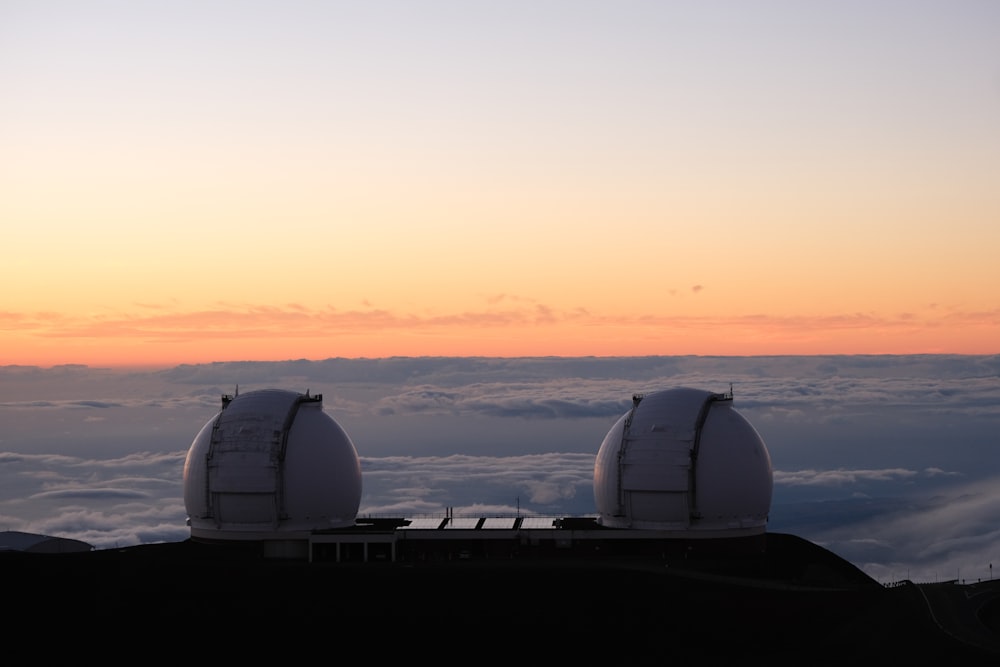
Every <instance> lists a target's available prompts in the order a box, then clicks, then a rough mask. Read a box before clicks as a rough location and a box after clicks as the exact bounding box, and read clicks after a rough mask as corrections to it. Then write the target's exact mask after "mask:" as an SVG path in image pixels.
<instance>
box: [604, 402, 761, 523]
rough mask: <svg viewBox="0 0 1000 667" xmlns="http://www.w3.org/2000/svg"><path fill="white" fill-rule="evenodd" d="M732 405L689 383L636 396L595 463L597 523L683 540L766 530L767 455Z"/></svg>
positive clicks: (758, 437)
mask: <svg viewBox="0 0 1000 667" xmlns="http://www.w3.org/2000/svg"><path fill="white" fill-rule="evenodd" d="M732 404H733V394H732V392H731V391H730V392H729V393H725V394H715V393H711V392H708V391H702V390H699V389H690V388H687V387H680V388H676V389H668V390H665V391H659V392H656V393H652V394H648V395H646V396H643V395H641V394H636V395H635V396H633V398H632V409H631V410H629V411H628V412H627V413H625V414H624V415H622V416H621V418H620V419H618V421H617V422H616V423H615V425H614V426H613V427H612V428H611V430H610V431H608V435H607V436H606V437H605V438H604V442H603V443H602V444H601V448H600V450H599V451H598V453H597V459H596V461H595V463H594V501H595V503H596V504H597V512H598V523H599V524H601V525H602V526H607V527H610V528H640V529H650V530H659V531H677V532H679V533H682V534H683V536H684V537H687V538H696V537H744V536H748V535H756V534H760V533H763V532H764V529H765V528H766V527H767V518H768V514H769V512H770V509H771V493H772V489H773V475H772V470H771V458H770V455H769V454H768V452H767V447H765V445H764V441H763V440H762V439H761V437H760V435H759V434H758V433H757V431H756V430H755V429H754V427H753V426H752V425H751V424H750V422H748V421H747V420H746V419H745V418H744V417H743V415H741V414H740V413H739V412H737V411H736V410H735V409H734V408H733V405H732Z"/></svg>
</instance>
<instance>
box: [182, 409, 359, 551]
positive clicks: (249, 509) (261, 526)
mask: <svg viewBox="0 0 1000 667" xmlns="http://www.w3.org/2000/svg"><path fill="white" fill-rule="evenodd" d="M360 502H361V463H360V460H359V459H358V453H357V450H356V449H355V447H354V443H352V442H351V439H350V437H348V435H347V433H346V432H345V431H344V429H343V428H341V427H340V425H339V424H337V422H336V421H334V420H333V419H332V418H331V417H330V416H329V415H327V414H326V413H325V412H324V411H323V397H322V395H315V396H310V395H309V393H308V392H306V393H305V394H299V393H297V392H292V391H284V390H278V389H266V390H259V391H250V392H246V393H243V394H239V393H237V394H236V396H223V397H222V409H221V410H220V411H219V412H218V413H216V415H215V416H214V417H212V418H211V419H210V420H208V422H207V423H206V424H205V425H204V426H203V427H202V429H201V431H200V432H199V433H198V435H197V436H195V438H194V441H193V442H192V443H191V447H190V449H189V450H188V453H187V459H186V460H185V462H184V505H185V508H186V510H187V514H188V522H189V524H190V526H191V537H192V538H202V539H210V540H272V539H291V538H292V537H295V536H296V535H297V536H298V537H299V538H302V537H306V536H308V534H309V533H310V532H311V531H313V530H319V529H325V528H341V527H345V526H351V525H353V524H354V521H355V518H356V515H357V511H358V506H359V504H360Z"/></svg>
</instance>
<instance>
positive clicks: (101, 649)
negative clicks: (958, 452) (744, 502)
mask: <svg viewBox="0 0 1000 667" xmlns="http://www.w3.org/2000/svg"><path fill="white" fill-rule="evenodd" d="M0 572H2V574H3V580H4V582H5V583H4V589H5V596H4V618H5V620H4V622H3V627H4V636H5V638H6V640H7V641H6V642H5V647H4V651H5V652H6V653H7V655H8V656H10V657H12V658H13V657H17V658H18V659H19V661H23V659H24V658H34V659H35V660H44V661H46V662H49V661H52V660H55V659H67V658H70V659H74V658H75V659H80V660H87V661H88V662H91V661H94V660H98V661H112V662H123V661H124V662H136V663H141V662H146V661H148V660H156V661H157V662H172V661H174V660H179V659H184V660H187V659H192V660H197V661H198V662H199V663H201V662H202V661H203V659H205V658H212V659H218V660H220V661H221V660H225V662H226V663H232V662H235V661H242V662H245V661H251V660H252V661H253V663H254V664H256V663H257V662H260V661H262V660H264V659H268V660H275V659H280V660H281V661H282V662H293V661H294V662H300V661H305V660H309V661H317V662H343V661H346V660H349V661H350V662H366V663H367V662H375V663H377V664H384V663H386V662H388V661H392V662H399V663H409V662H419V663H420V664H425V663H427V662H428V661H429V662H431V663H437V664H449V665H450V664H467V663H471V664H476V663H479V664H483V663H485V664H490V665H492V664H496V663H501V664H503V663H508V664H524V665H536V664H539V663H540V662H555V661H558V662H557V663H556V664H559V665H565V664H568V663H573V662H578V663H579V664H581V665H584V664H587V665H589V664H592V663H593V662H595V661H597V660H600V661H602V662H603V661H613V663H614V664H616V665H630V664H653V663H659V664H668V663H670V664H675V665H677V664H694V663H696V662H697V663H698V664H717V663H720V662H722V661H724V660H725V661H727V662H728V661H729V660H731V659H734V658H735V659H741V660H750V661H754V662H757V661H758V660H759V661H762V664H772V665H773V664H796V665H833V664H836V665H852V664H892V665H895V664H909V665H924V664H927V665H932V664H933V665H936V664H940V665H980V664H981V665H998V664H1000V630H998V624H1000V586H997V584H1000V582H983V583H981V584H976V585H967V586H957V585H955V584H951V583H949V584H934V585H914V584H905V585H900V586H896V587H892V588H885V587H883V586H881V585H880V584H878V583H877V582H875V581H873V580H871V579H870V578H868V577H867V576H865V575H864V574H863V573H861V572H860V571H858V570H857V569H856V568H854V567H853V566H851V565H850V564H848V563H846V562H845V561H843V560H841V559H839V558H837V557H836V556H834V555H833V554H830V553H829V552H827V551H825V550H823V549H821V548H819V547H817V546H815V545H812V544H811V543H809V542H807V541H805V540H801V539H799V538H795V537H793V536H789V535H780V534H778V535H768V542H767V553H766V555H764V556H760V557H751V558H749V559H746V560H743V559H741V560H739V561H738V562H737V561H729V562H723V561H718V560H716V561H701V562H697V563H692V562H688V561H681V562H663V561H631V560H627V559H622V560H616V561H613V562H609V561H598V560H592V561H570V560H561V559H547V560H538V561H504V562H496V561H476V560H468V561H454V562H448V563H437V564H405V563H370V564H337V563H308V562H304V561H282V560H271V559H265V558H263V557H261V556H260V555H259V554H258V553H257V552H256V551H254V550H253V549H246V548H240V549H237V548H233V547H220V546H209V545H205V544H200V543H197V542H192V541H185V542H178V543H170V544H156V545H144V546H138V547H129V548H126V549H118V550H102V551H92V552H83V553H65V554H31V553H23V552H0ZM705 661H707V662H705ZM8 662H11V663H12V664H13V660H8Z"/></svg>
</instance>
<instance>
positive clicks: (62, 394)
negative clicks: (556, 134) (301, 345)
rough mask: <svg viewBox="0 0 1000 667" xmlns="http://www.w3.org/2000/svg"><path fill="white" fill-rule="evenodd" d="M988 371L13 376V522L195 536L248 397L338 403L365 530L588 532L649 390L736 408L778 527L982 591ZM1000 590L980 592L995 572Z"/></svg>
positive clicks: (562, 367)
mask: <svg viewBox="0 0 1000 667" xmlns="http://www.w3.org/2000/svg"><path fill="white" fill-rule="evenodd" d="M998 377H1000V359H998V357H995V356H984V357H964V356H916V357H905V356H886V357H851V356H847V357H841V356H835V357H623V358H594V357H588V358H525V359H495V358H393V359H328V360H323V361H305V360H300V361H289V362H240V363H218V364H204V365H183V366H177V367H174V368H170V369H167V370H162V371H153V372H148V373H145V372H123V371H111V370H107V369H95V368H87V367H82V366H61V367H54V368H37V367H24V366H8V367H3V368H0V415H2V418H3V423H4V426H5V428H4V432H3V434H2V436H0V525H3V526H4V527H5V528H6V529H11V530H24V531H29V532H38V533H44V534H52V535H60V536H64V537H72V538H75V539H81V540H84V541H86V542H89V543H91V544H94V545H95V546H97V547H99V548H108V547H114V546H120V545H129V544H139V543H148V542H157V541H174V540H181V539H185V538H186V537H187V536H188V529H187V527H186V525H185V519H186V515H185V510H184V507H183V500H182V498H183V494H182V471H183V463H184V457H185V455H186V451H187V447H188V446H189V445H190V443H191V441H192V440H193V438H194V436H195V435H196V434H197V432H198V431H199V430H200V428H201V427H202V426H203V425H204V424H205V423H206V422H207V421H208V420H210V419H211V418H212V417H213V416H214V414H215V413H216V412H217V411H218V410H219V408H220V396H221V395H222V394H223V393H232V392H233V391H234V390H237V388H238V389H239V390H240V391H248V390H251V389H255V388H265V387H280V388H285V389H291V390H295V391H306V390H309V391H311V392H312V393H313V394H317V393H321V394H323V395H324V407H325V409H326V411H327V412H328V413H329V414H330V415H331V416H332V417H333V418H334V419H335V420H337V421H338V423H340V424H341V425H342V426H343V427H344V428H345V430H346V431H347V432H348V434H349V435H350V436H351V438H352V440H353V441H354V443H355V446H356V448H357V449H358V452H359V455H360V457H361V463H362V472H363V475H364V478H363V479H364V490H363V496H362V499H361V510H360V511H361V514H363V515H373V516H374V515H380V516H385V515H394V516H400V515H402V516H418V515H427V514H443V513H444V512H445V511H448V510H449V509H450V510H451V511H454V512H456V513H459V514H461V513H474V514H505V513H513V512H521V513H522V514H538V515H585V514H592V513H593V512H594V511H595V508H594V501H593V491H592V475H593V465H594V456H595V455H596V453H597V450H598V448H599V446H600V443H601V441H602V440H603V438H604V435H605V434H606V433H607V431H608V429H609V428H610V427H611V425H612V424H613V423H614V421H615V420H616V419H618V418H619V417H620V416H621V415H622V414H624V412H625V411H627V410H628V408H629V406H630V404H631V397H632V395H633V394H634V393H640V392H649V391H655V390H658V389H665V388H669V387H673V386H696V387H699V388H704V389H709V390H713V391H725V390H728V389H729V387H730V385H732V387H733V390H734V393H735V402H734V407H735V408H736V409H737V410H738V411H740V412H741V413H742V414H744V416H746V417H747V419H749V420H750V422H751V423H752V424H754V426H755V427H756V428H757V430H758V431H759V432H760V433H761V436H762V437H763V439H764V441H765V442H766V443H767V446H768V449H769V452H770V454H771V458H772V463H773V466H774V482H775V490H774V501H773V504H772V512H771V521H770V524H769V530H772V531H778V532H793V533H795V534H798V535H800V536H802V537H805V538H807V539H811V540H813V541H816V542H817V543H820V544H823V545H825V546H827V547H828V548H831V549H832V550H834V551H835V552H836V553H839V554H840V555H842V556H844V557H846V558H848V559H849V560H851V561H852V562H854V563H855V564H857V565H859V566H860V567H862V569H865V570H866V571H868V572H869V573H870V574H872V575H873V576H876V578H879V579H881V580H892V579H898V578H903V577H906V576H909V577H911V578H914V579H919V578H922V579H924V580H933V579H934V578H956V575H958V574H959V573H961V576H962V577H963V578H975V577H981V576H987V575H988V572H989V570H988V565H989V561H990V558H991V556H990V554H996V553H998V551H997V548H998V546H1000V535H998V529H997V528H996V527H995V516H996V515H997V510H998V505H1000V492H998V491H996V490H995V489H997V488H998V485H997V483H996V482H997V481H998V479H1000V459H997V457H996V456H995V452H996V447H997V446H998V444H1000V443H998V441H997V436H996V434H997V433H1000V428H998V426H1000V382H998ZM984 573H987V574H984Z"/></svg>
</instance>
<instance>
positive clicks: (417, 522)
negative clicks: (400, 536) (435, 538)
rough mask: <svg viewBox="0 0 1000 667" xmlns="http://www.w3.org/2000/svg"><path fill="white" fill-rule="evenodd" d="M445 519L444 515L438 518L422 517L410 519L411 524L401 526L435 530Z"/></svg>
mask: <svg viewBox="0 0 1000 667" xmlns="http://www.w3.org/2000/svg"><path fill="white" fill-rule="evenodd" d="M442 521H444V518H443V517H437V518H426V517H425V518H420V519H410V525H409V526H400V528H404V529H405V528H409V529H422V530H433V529H435V528H437V527H438V526H440V525H441V522H442Z"/></svg>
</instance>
